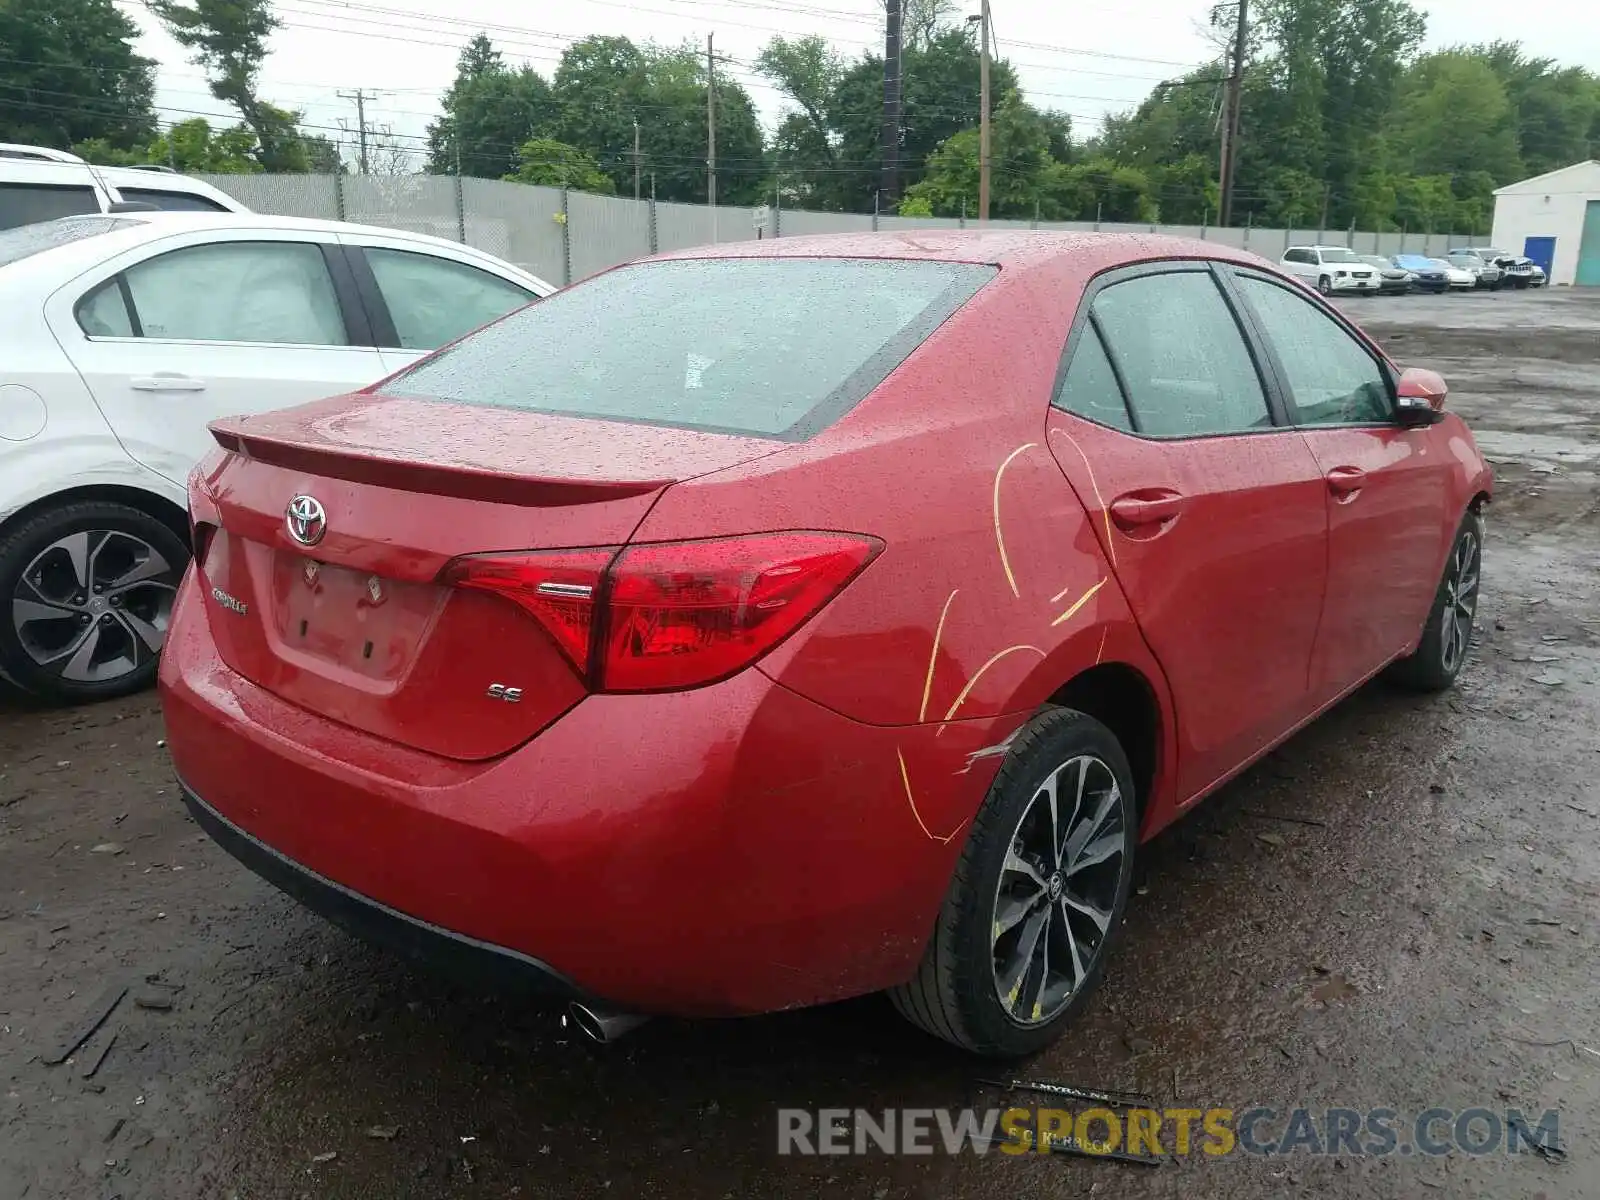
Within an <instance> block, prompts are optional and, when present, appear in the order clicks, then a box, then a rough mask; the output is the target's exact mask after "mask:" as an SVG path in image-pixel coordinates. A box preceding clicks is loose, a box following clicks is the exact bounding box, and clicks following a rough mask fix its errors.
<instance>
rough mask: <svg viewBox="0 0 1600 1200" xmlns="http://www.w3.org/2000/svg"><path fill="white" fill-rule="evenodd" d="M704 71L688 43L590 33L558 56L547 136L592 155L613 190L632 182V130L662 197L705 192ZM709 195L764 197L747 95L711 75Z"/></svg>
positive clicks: (761, 144)
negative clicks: (713, 169) (712, 185)
mask: <svg viewBox="0 0 1600 1200" xmlns="http://www.w3.org/2000/svg"><path fill="white" fill-rule="evenodd" d="M706 89H707V81H706V67H705V61H704V58H703V56H702V55H701V53H700V52H699V51H698V50H697V49H696V48H695V47H693V46H687V45H686V46H680V47H662V46H656V45H651V44H645V45H636V44H635V43H634V42H632V41H631V40H629V39H628V38H621V37H589V38H584V39H582V40H581V41H578V42H574V43H573V44H572V45H571V46H568V47H567V49H566V50H565V51H564V52H563V53H562V56H561V64H560V66H558V67H557V68H556V73H555V77H554V79H553V81H552V84H551V91H552V94H553V99H554V101H555V104H556V117H555V123H554V127H553V130H552V136H554V137H555V138H556V139H557V140H559V141H563V142H566V143H568V144H569V145H573V146H577V147H580V148H581V149H583V150H585V151H587V152H588V153H589V154H590V155H592V156H593V157H594V159H595V161H596V162H597V163H598V164H599V166H600V169H601V170H602V171H604V172H605V173H606V174H607V175H609V176H610V177H611V179H612V180H613V182H614V183H615V184H616V186H617V188H618V190H619V191H620V190H627V191H630V192H631V190H632V188H633V171H634V157H633V147H634V128H635V125H634V123H635V122H638V136H639V147H640V166H641V174H642V175H646V176H654V178H655V184H656V195H657V196H658V197H659V198H660V199H663V200H685V201H695V202H698V201H704V200H705V198H706V182H707V180H706V170H707V167H706V158H707V150H708V144H707V131H706ZM716 107H717V200H718V202H719V203H723V204H748V203H752V202H754V201H756V200H758V199H759V198H760V197H761V196H762V195H764V194H765V190H766V180H767V165H766V145H765V141H764V139H763V137H762V134H761V126H760V123H759V121H758V120H757V118H756V111H755V105H754V104H753V103H752V102H751V100H750V96H749V94H748V93H747V92H746V91H745V90H744V88H743V87H742V86H741V85H740V84H739V83H738V81H737V80H734V79H732V78H731V77H729V76H728V75H727V74H725V73H720V72H719V73H718V76H717V91H716Z"/></svg>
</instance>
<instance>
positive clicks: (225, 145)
mask: <svg viewBox="0 0 1600 1200" xmlns="http://www.w3.org/2000/svg"><path fill="white" fill-rule="evenodd" d="M73 150H75V151H76V152H77V153H78V154H80V155H82V156H83V157H84V158H85V159H87V160H88V161H89V162H92V163H101V164H104V165H106V166H127V165H132V164H139V163H155V164H157V165H159V166H165V167H171V168H173V169H174V170H177V171H182V172H184V173H185V174H189V173H194V172H207V173H211V174H217V175H250V174H254V173H256V172H258V171H260V170H261V163H260V162H259V161H258V159H257V157H256V135H255V133H254V131H253V130H251V129H250V128H249V127H248V126H246V125H242V124H241V125H233V126H230V127H229V128H227V129H212V128H211V125H210V123H209V122H208V121H206V120H205V118H203V117H195V118H194V119H193V120H189V121H182V122H180V123H179V124H177V125H174V126H173V127H172V128H171V129H169V130H167V132H166V133H164V134H161V135H159V136H157V137H155V138H153V139H152V140H151V141H150V142H148V143H147V144H146V145H144V146H140V147H138V148H136V149H133V150H119V149H117V148H116V147H114V146H112V145H111V144H110V143H109V142H107V141H106V140H105V139H103V138H94V139H91V140H89V141H86V142H79V143H78V144H77V145H76V146H74V147H73Z"/></svg>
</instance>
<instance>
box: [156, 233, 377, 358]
mask: <svg viewBox="0 0 1600 1200" xmlns="http://www.w3.org/2000/svg"><path fill="white" fill-rule="evenodd" d="M126 274H127V280H128V290H129V293H130V295H131V296H132V299H133V307H134V311H135V312H136V313H137V315H138V321H139V325H140V328H141V329H142V330H143V334H144V336H145V337H147V338H172V339H176V340H180V341H186V342H270V343H279V344H288V345H297V346H343V345H347V344H348V342H349V338H348V336H347V335H346V333H345V326H344V316H343V314H342V313H341V311H340V309H339V299H338V296H337V295H336V294H335V292H334V290H333V279H332V278H331V277H330V276H329V274H328V266H327V263H326V262H325V261H324V260H323V257H322V250H321V248H320V247H318V246H315V245H310V244H307V243H304V242H216V243H213V244H211V245H205V246H190V247H187V248H185V249H183V250H173V251H171V252H170V253H168V254H163V255H161V256H159V257H158V258H152V259H147V260H146V261H145V262H142V263H140V264H139V265H138V266H136V267H130V268H128V271H127V273H126Z"/></svg>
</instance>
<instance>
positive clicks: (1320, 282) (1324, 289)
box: [1317, 275, 1333, 296]
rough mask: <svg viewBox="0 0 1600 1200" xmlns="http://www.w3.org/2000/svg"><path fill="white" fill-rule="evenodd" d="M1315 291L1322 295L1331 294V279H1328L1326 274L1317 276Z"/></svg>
mask: <svg viewBox="0 0 1600 1200" xmlns="http://www.w3.org/2000/svg"><path fill="white" fill-rule="evenodd" d="M1317 291H1318V292H1320V293H1321V294H1322V295H1324V296H1331V295H1333V280H1331V279H1329V278H1328V277H1327V276H1326V275H1323V276H1320V277H1318V279H1317Z"/></svg>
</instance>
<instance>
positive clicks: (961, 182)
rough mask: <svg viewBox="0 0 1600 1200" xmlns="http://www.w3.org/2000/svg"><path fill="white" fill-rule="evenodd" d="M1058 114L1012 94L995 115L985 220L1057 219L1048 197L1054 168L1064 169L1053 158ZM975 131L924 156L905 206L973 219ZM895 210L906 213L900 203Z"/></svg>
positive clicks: (1057, 208) (1057, 209) (1055, 199)
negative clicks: (921, 206) (917, 204)
mask: <svg viewBox="0 0 1600 1200" xmlns="http://www.w3.org/2000/svg"><path fill="white" fill-rule="evenodd" d="M1062 120H1063V118H1062V117H1060V116H1059V115H1057V114H1053V113H1042V112H1040V111H1039V110H1038V109H1036V108H1034V107H1033V106H1032V105H1030V104H1028V103H1026V102H1025V101H1024V100H1023V99H1022V97H1021V95H1020V94H1018V93H1017V92H1011V93H1010V94H1008V95H1007V96H1005V97H1004V99H1003V100H1002V101H1001V103H1000V105H999V107H998V108H996V110H995V113H994V127H993V129H992V131H991V137H992V141H991V144H990V151H989V162H990V171H989V174H990V179H989V215H990V216H992V217H1011V218H1031V217H1033V216H1034V215H1035V214H1037V215H1038V216H1040V217H1043V218H1045V219H1051V220H1054V219H1060V218H1062V217H1064V216H1067V215H1076V214H1068V213H1065V212H1063V211H1062V209H1063V207H1064V206H1063V204H1062V203H1061V199H1060V196H1059V195H1056V194H1054V193H1050V192H1049V188H1050V186H1051V185H1053V184H1056V183H1057V182H1058V177H1057V176H1056V175H1055V174H1053V173H1052V170H1053V168H1059V167H1063V166H1065V164H1063V163H1060V162H1059V161H1058V160H1057V159H1055V158H1054V157H1052V155H1051V153H1050V150H1051V146H1052V143H1056V144H1059V139H1060V137H1061V129H1060V123H1061V121H1062ZM978 181H979V158H978V131H977V130H976V129H963V130H961V131H960V132H958V133H954V134H951V135H950V137H948V138H946V139H945V140H944V141H943V142H942V143H940V145H939V146H938V148H937V149H935V150H934V152H933V153H932V154H931V155H929V156H928V161H927V167H926V170H925V172H924V173H923V177H922V179H920V180H919V181H918V182H916V183H914V184H912V185H911V187H909V188H908V189H906V199H907V201H910V202H913V203H915V202H918V201H920V202H922V203H923V204H926V205H927V207H928V208H929V210H930V211H931V213H932V214H933V215H935V216H941V217H954V216H960V215H962V214H963V213H964V214H966V215H967V216H970V217H976V216H977V215H978ZM900 211H901V212H902V213H903V212H905V211H906V209H905V206H904V205H903V204H902V206H901V208H900Z"/></svg>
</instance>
